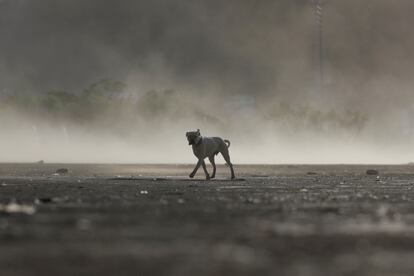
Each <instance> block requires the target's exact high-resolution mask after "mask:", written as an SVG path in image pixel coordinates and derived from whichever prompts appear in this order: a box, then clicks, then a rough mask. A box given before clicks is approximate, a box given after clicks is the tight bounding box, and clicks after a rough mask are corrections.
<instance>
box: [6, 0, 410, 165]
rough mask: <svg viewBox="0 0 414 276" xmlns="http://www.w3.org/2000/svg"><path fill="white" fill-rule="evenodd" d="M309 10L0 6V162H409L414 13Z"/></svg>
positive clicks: (216, 4) (76, 0)
mask: <svg viewBox="0 0 414 276" xmlns="http://www.w3.org/2000/svg"><path fill="white" fill-rule="evenodd" d="M322 2H323V4H322V15H321V16H322V17H321V18H322V21H321V29H320V30H321V33H319V29H318V26H317V24H318V23H317V22H318V20H319V19H318V18H316V17H317V15H316V14H315V2H314V1H305V0H277V1H275V0H262V1H247V0H246V1H240V0H237V1H236V0H229V1H218V0H208V1H207V0H205V1H184V0H169V1H162V0H152V1H132V0H123V1H112V0H108V1H98V0H87V1H85V0H82V1H81V0H71V1H64V0H42V1H35V0H0V41H1V43H0V129H1V133H0V162H35V161H38V160H45V161H46V162H85V163H86V162H98V163H101V162H105V163H189V162H193V161H194V159H195V158H194V157H193V155H192V152H191V148H190V147H189V146H188V145H187V142H186V139H185V132H186V131H188V130H196V129H197V128H199V129H201V133H202V135H206V136H222V137H223V138H227V139H229V140H230V141H231V143H232V144H231V147H230V152H231V156H232V159H233V163H235V164H240V163H406V162H411V161H412V160H414V156H413V151H412V149H413V142H412V141H413V138H414V98H413V96H412V95H413V92H412V87H413V82H414V81H413V78H412V76H413V74H414V67H413V51H412V49H414V38H413V36H412V34H411V32H412V26H413V24H414V18H413V17H412V14H413V12H414V2H413V1H409V0H396V1H389V0H364V1H357V0H348V1H340V0H325V1H322ZM319 35H321V38H322V40H319ZM320 41H321V42H320ZM319 50H320V51H319ZM319 62H321V63H319ZM320 66H321V67H320ZM320 69H322V70H323V74H324V75H323V80H322V81H320V79H319V74H320ZM220 160H221V161H222V159H221V158H220Z"/></svg>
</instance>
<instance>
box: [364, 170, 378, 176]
mask: <svg viewBox="0 0 414 276" xmlns="http://www.w3.org/2000/svg"><path fill="white" fill-rule="evenodd" d="M366 173H367V175H378V174H379V172H378V171H377V170H372V169H371V170H367V172H366Z"/></svg>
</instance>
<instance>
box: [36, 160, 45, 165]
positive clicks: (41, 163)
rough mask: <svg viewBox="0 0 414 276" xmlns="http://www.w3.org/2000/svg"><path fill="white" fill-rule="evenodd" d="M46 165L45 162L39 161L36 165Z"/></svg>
mask: <svg viewBox="0 0 414 276" xmlns="http://www.w3.org/2000/svg"><path fill="white" fill-rule="evenodd" d="M44 163H45V161H44V160H39V161H37V162H36V164H39V165H43V164H44Z"/></svg>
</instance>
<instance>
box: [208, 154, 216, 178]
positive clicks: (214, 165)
mask: <svg viewBox="0 0 414 276" xmlns="http://www.w3.org/2000/svg"><path fill="white" fill-rule="evenodd" d="M208 160H210V163H211V165H212V166H213V173H212V174H211V178H214V177H216V163H215V162H214V154H213V155H212V156H210V157H209V158H208Z"/></svg>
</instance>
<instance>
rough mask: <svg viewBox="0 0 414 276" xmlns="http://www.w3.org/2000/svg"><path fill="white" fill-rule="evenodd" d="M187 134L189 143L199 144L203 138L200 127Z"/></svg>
mask: <svg viewBox="0 0 414 276" xmlns="http://www.w3.org/2000/svg"><path fill="white" fill-rule="evenodd" d="M185 136H187V140H188V144H189V145H197V144H198V143H199V142H200V140H201V134H200V130H199V129H197V131H189V132H187V133H186V134H185Z"/></svg>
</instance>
